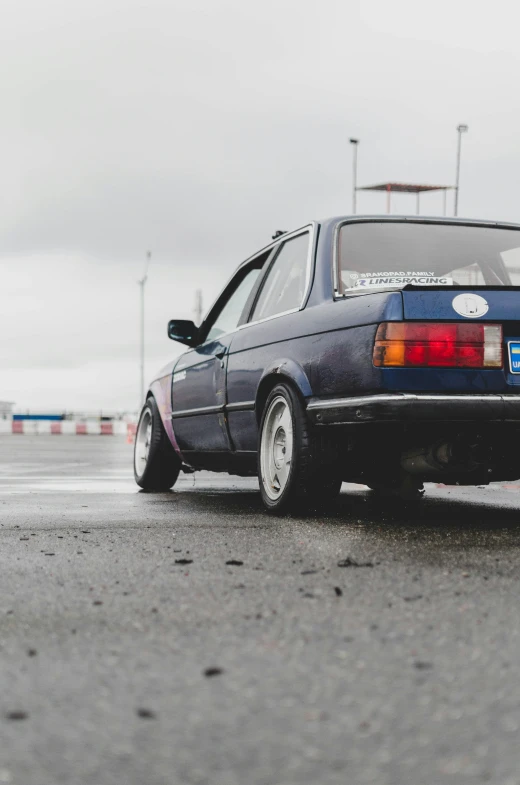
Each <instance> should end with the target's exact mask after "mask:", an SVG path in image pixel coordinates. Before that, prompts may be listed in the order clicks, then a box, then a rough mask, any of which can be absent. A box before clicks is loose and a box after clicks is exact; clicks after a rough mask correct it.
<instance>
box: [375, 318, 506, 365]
mask: <svg viewBox="0 0 520 785" xmlns="http://www.w3.org/2000/svg"><path fill="white" fill-rule="evenodd" d="M502 363H503V359H502V325H500V324H474V323H473V322H472V323H471V324H467V323H466V324H465V323H460V322H452V323H450V324H442V323H435V322H384V323H383V324H380V325H379V327H378V329H377V334H376V342H375V345H374V365H375V366H377V367H378V368H411V367H412V368H413V367H415V368H417V367H421V368H502Z"/></svg>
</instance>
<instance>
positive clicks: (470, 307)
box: [452, 294, 489, 319]
mask: <svg viewBox="0 0 520 785" xmlns="http://www.w3.org/2000/svg"><path fill="white" fill-rule="evenodd" d="M452 306H453V310H454V311H456V312H457V313H458V314H459V315H460V316H466V317H467V318H468V319H478V317H479V316H485V314H487V312H488V311H489V305H488V304H487V300H484V298H483V297H481V296H480V295H479V294H458V295H457V296H456V297H454V298H453V302H452Z"/></svg>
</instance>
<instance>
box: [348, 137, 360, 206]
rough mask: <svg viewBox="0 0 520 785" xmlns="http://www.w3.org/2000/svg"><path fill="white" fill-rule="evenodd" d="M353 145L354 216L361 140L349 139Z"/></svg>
mask: <svg viewBox="0 0 520 785" xmlns="http://www.w3.org/2000/svg"><path fill="white" fill-rule="evenodd" d="M349 142H350V144H351V145H352V153H353V155H352V215H355V214H356V209H357V204H356V197H357V152H358V144H359V139H349Z"/></svg>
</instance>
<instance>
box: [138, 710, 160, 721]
mask: <svg viewBox="0 0 520 785" xmlns="http://www.w3.org/2000/svg"><path fill="white" fill-rule="evenodd" d="M136 714H137V716H138V717H141V719H143V720H154V719H155V718H156V716H157V715H156V713H155V712H154V711H152V710H151V709H137V711H136Z"/></svg>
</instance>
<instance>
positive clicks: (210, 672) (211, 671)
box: [204, 666, 224, 679]
mask: <svg viewBox="0 0 520 785" xmlns="http://www.w3.org/2000/svg"><path fill="white" fill-rule="evenodd" d="M222 673H224V671H223V669H222V668H217V667H215V666H213V667H211V668H206V670H205V671H204V676H206V677H207V678H208V679H209V678H211V677H212V676H220V675H221V674H222Z"/></svg>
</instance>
